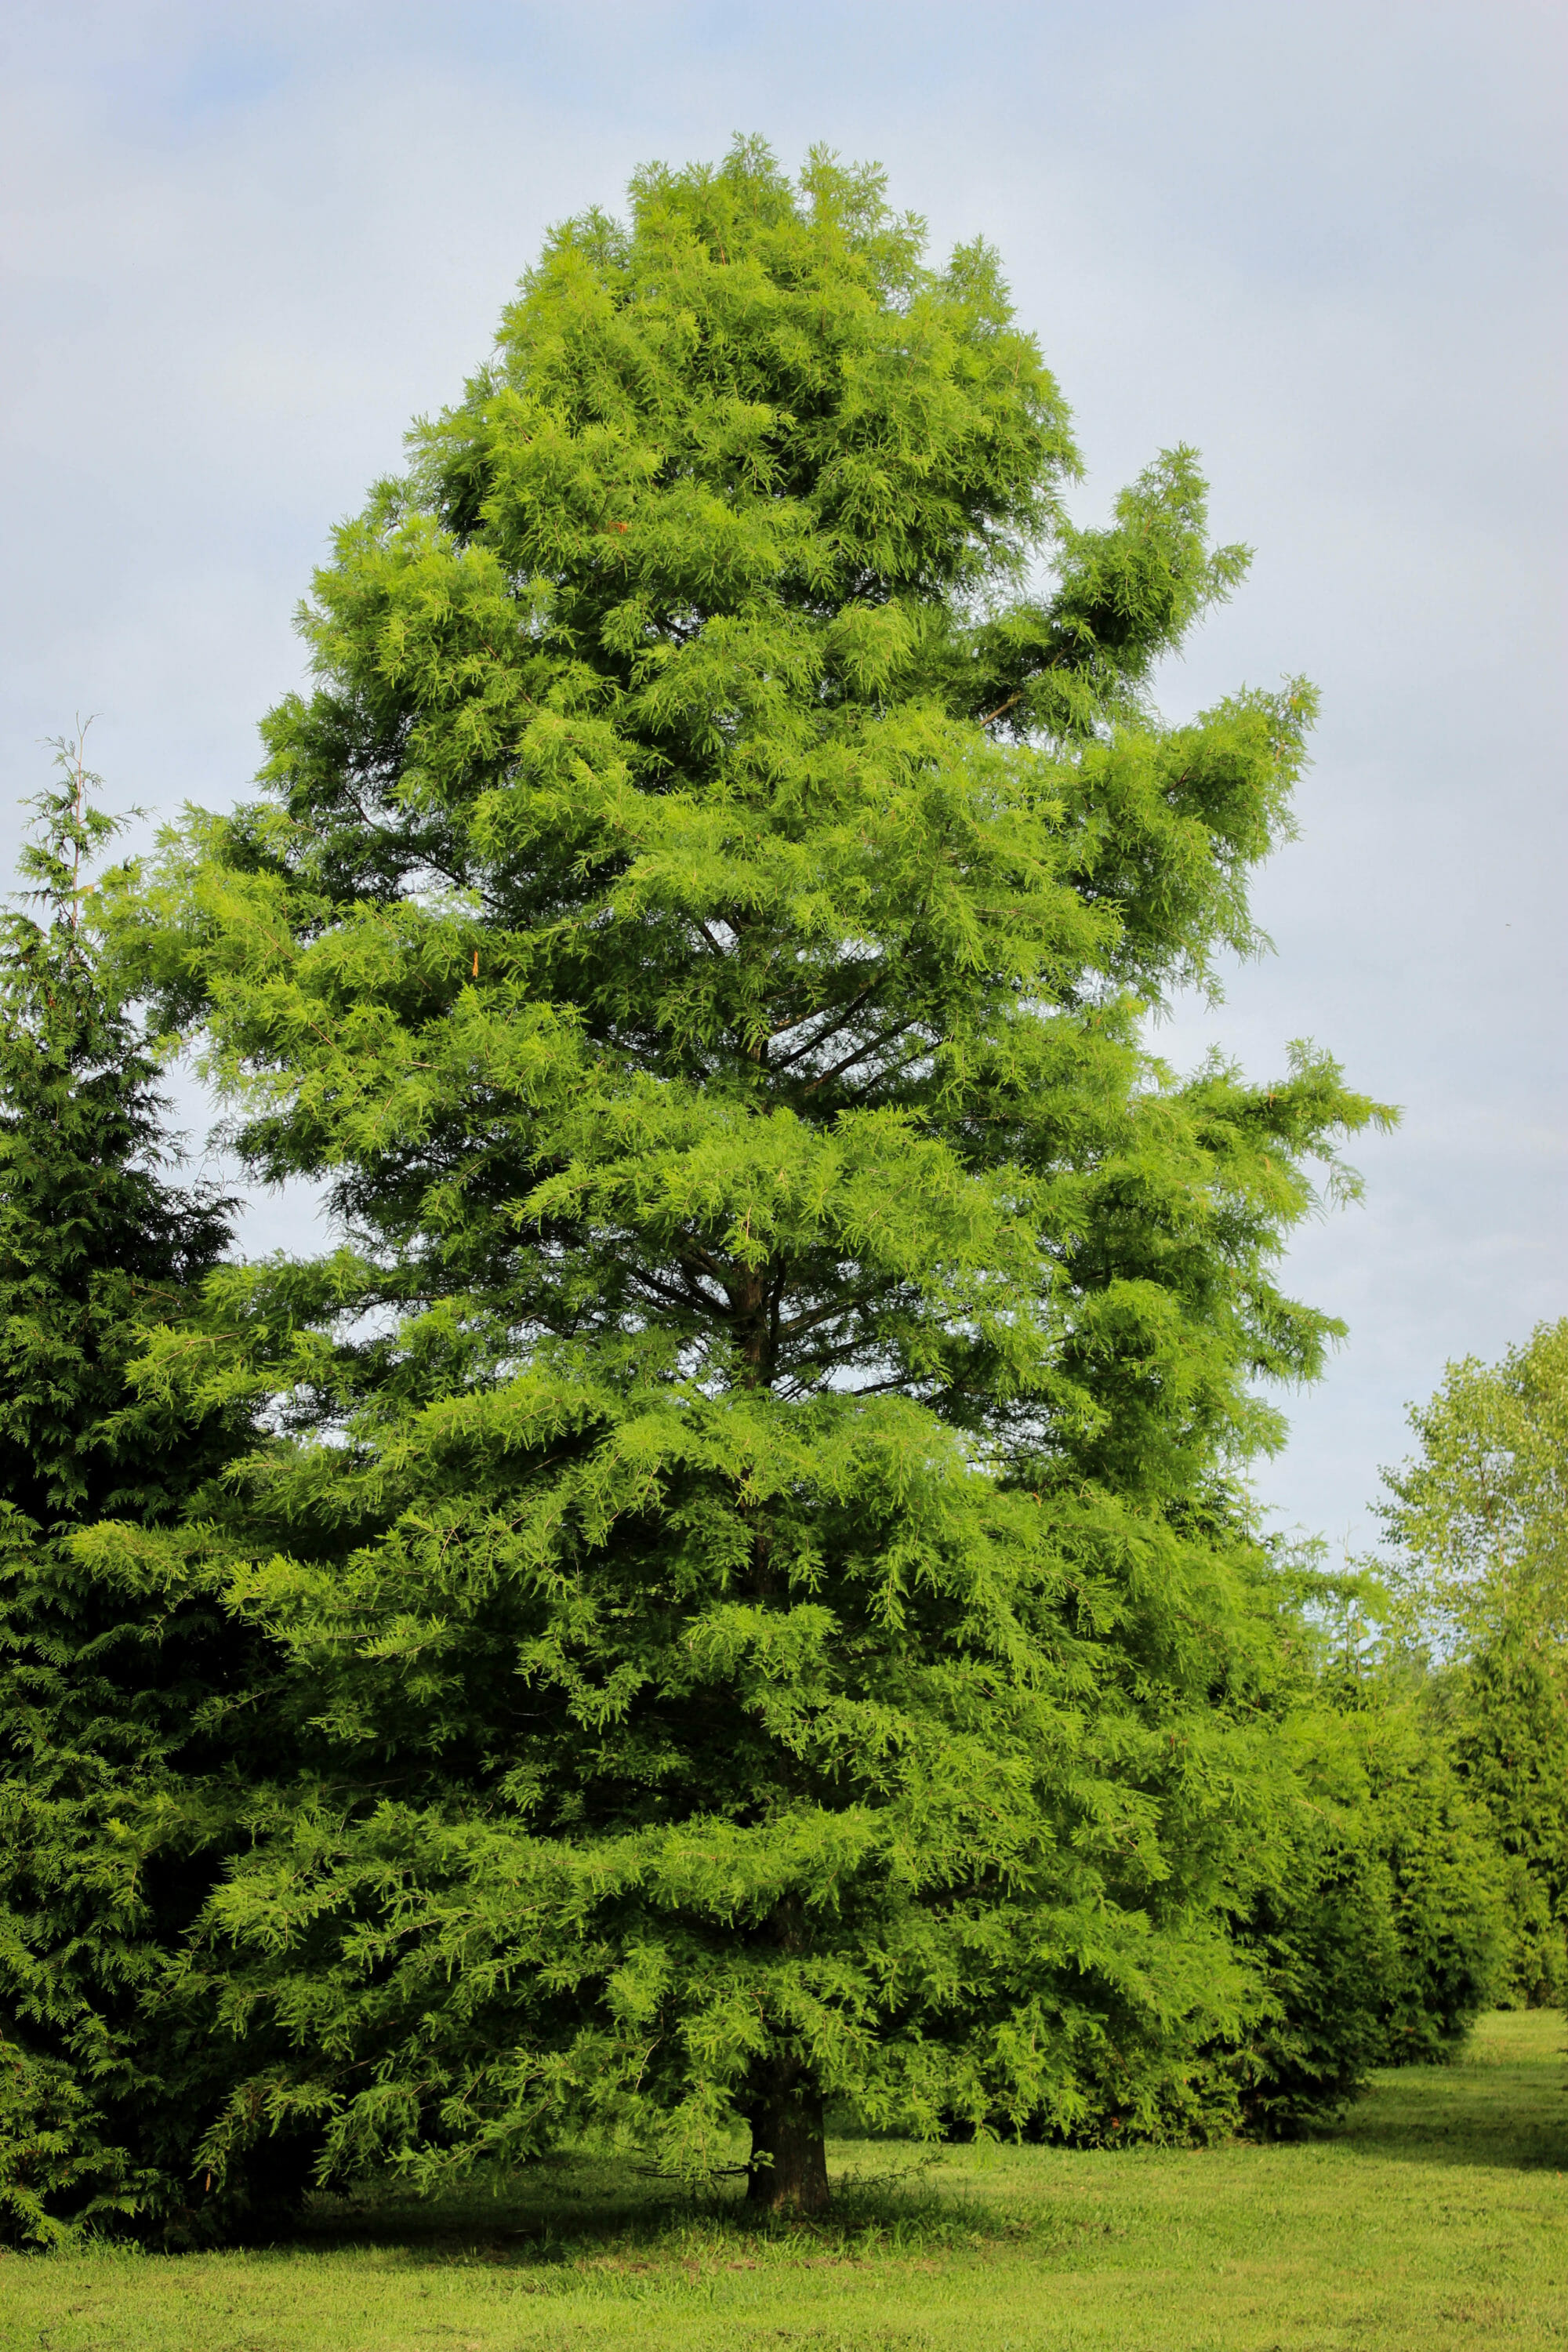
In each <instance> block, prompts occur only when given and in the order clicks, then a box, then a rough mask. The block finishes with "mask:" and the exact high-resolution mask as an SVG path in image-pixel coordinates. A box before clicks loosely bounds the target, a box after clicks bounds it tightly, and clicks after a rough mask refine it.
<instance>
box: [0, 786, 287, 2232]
mask: <svg viewBox="0 0 1568 2352" xmlns="http://www.w3.org/2000/svg"><path fill="white" fill-rule="evenodd" d="M61 764H62V766H63V768H64V771H65V773H64V775H63V778H62V781H61V782H60V784H59V786H58V789H57V790H55V791H52V792H47V793H43V794H41V795H40V796H39V797H38V799H37V801H36V802H35V803H33V810H34V818H35V822H34V825H33V828H32V831H31V834H30V835H29V837H28V839H27V841H26V844H25V845H24V848H23V852H22V857H21V871H22V876H23V878H24V880H25V881H26V884H27V885H28V886H29V887H28V890H27V892H26V897H25V898H24V899H23V900H22V901H21V903H19V904H16V905H15V906H13V907H12V908H10V909H9V910H8V911H6V912H5V914H4V915H3V916H0V1009H3V1021H0V2230H4V2231H5V2232H6V2233H7V2234H11V2235H19V2236H21V2237H24V2238H30V2239H34V2240H41V2241H45V2242H47V2240H49V2239H50V2238H51V2237H52V2236H54V2235H55V2234H57V2233H58V2229H59V2228H60V2226H61V2223H62V2221H68V2220H70V2219H75V2220H82V2219H95V2218H96V2219H98V2220H104V2219H106V2218H110V2217H121V2218H122V2217H126V2216H130V2215H137V2214H143V2215H144V2214H147V2213H149V2212H150V2211H152V2210H154V2209H157V2210H168V2209H169V2208H170V2207H171V2205H172V2204H178V2203H179V2202H180V2201H181V2200H183V2199H184V2196H185V2194H186V2190H187V2180H186V2175H187V2172H188V2155H189V2147H190V2139H191V2134H190V2131H189V2127H188V2118H189V2116H190V2114H191V2112H192V2110H193V2107H194V2108H195V2109H196V2110H197V2111H199V2110H200V2108H201V2107H202V2106H203V2105H204V2104H205V2105H211V2103H212V2101H213V2099H214V2098H215V2097H216V2096H218V2095H221V2093H222V2089H223V2087H224V2085H225V2084H226V2082H227V2081H229V2080H232V2078H233V2075H234V2074H235V2071H236V2070H235V2067H234V2065H233V2063H232V2061H231V2062H230V2063H229V2064H228V2067H227V2070H226V2073H225V2071H224V2069H223V2065H222V2061H221V2054H220V2059H219V2064H218V2067H217V2070H216V2073H215V2071H214V2068H213V2066H212V2064H211V2063H207V2061H205V2059H204V2056H203V2053H202V2051H201V2047H200V2042H201V2037H199V2036H192V2035H189V2034H184V2033H183V2032H182V2030H181V2029H180V2028H179V2027H178V2026H177V2025H176V2024H173V2023H171V2024H170V2026H169V2027H168V2029H167V2030H163V2029H161V2028H160V2026H159V2025H158V2023H157V2021H155V2019H154V2016H153V2010H154V2008H155V2006H156V1998H157V1994H158V1990H159V1988H160V1986H161V1984H162V1982H163V1978H164V1976H165V1973H166V1971H167V1970H168V1969H169V1967H170V1964H171V1963H172V1961H173V1960H174V1958H175V1956H176V1955H177V1952H178V1949H179V1939H180V1937H181V1935H182V1933H183V1932H184V1930H185V1929H186V1928H188V1927H190V1926H191V1924H192V1923H193V1921H194V1920H195V1917H196V1916H197V1914H198V1913H199V1911H200V1909H201V1906H202V1904H203V1902H204V1900H205V1896H206V1895H207V1893H208V1891H209V1889H210V1888H211V1886H212V1884H213V1881H214V1878H215V1876H216V1871H217V1861H216V1856H217V1854H219V1853H222V1852H223V1851H224V1850H225V1849H226V1841H229V1840H231V1839H232V1825H233V1815H234V1806H233V1802H232V1792H231V1794H230V1798H229V1799H228V1800H227V1801H226V1798H225V1795H224V1783H225V1778H226V1769H227V1772H228V1777H229V1778H231V1779H232V1777H233V1751H234V1748H235V1745H236V1735H235V1731H234V1717H235V1716H236V1714H237V1717H238V1718H239V1721H240V1723H241V1724H243V1722H244V1720H245V1718H246V1717H247V1711H248V1710H249V1709H250V1708H251V1707H252V1706H254V1703H255V1701H256V1699H257V1697H258V1694H259V1688H260V1682H259V1677H258V1662H257V1656H256V1652H257V1643H256V1639H255V1637H254V1636H253V1635H252V1634H251V1633H249V1632H248V1631H247V1629H246V1628H245V1627H244V1626H242V1625H240V1624H238V1623H237V1622H236V1621H235V1620H234V1618H233V1617H232V1616H231V1615H230V1614H229V1612H227V1611H226V1609H225V1607H224V1606H223V1605H222V1597H221V1580H220V1579H219V1577H218V1576H216V1574H213V1573H207V1574H206V1575H205V1576H204V1575H203V1573H202V1572H201V1570H200V1569H199V1566H198V1568H197V1570H196V1572H195V1574H194V1575H187V1576H183V1577H182V1576H178V1575H176V1576H174V1577H171V1576H170V1575H169V1574H168V1573H167V1572H166V1570H165V1568H164V1567H163V1564H162V1563H160V1564H158V1565H157V1566H155V1567H153V1568H152V1569H151V1570H145V1569H143V1570H140V1571H139V1570H137V1569H136V1568H134V1567H132V1568H131V1569H130V1570H129V1571H126V1572H111V1573H109V1574H100V1573H98V1572H96V1571H95V1570H93V1569H92V1568H91V1567H90V1566H89V1565H88V1564H87V1563H85V1562H84V1561H83V1560H82V1559H80V1558H79V1556H78V1555H77V1554H76V1553H75V1552H74V1551H73V1549H72V1538H73V1537H74V1535H75V1534H76V1533H77V1532H79V1530H80V1529H81V1528H83V1527H85V1526H87V1525H89V1524H90V1523H91V1522H92V1521H93V1520H95V1519H97V1518H99V1517H103V1516H105V1515H113V1516H115V1517H121V1518H122V1519H125V1520H127V1521H129V1522H131V1523H132V1524H134V1525H136V1526H145V1527H156V1526H158V1525H160V1524H164V1523H169V1522H171V1521H172V1520H174V1519H175V1518H177V1517H179V1515H180V1514H181V1513H182V1512H183V1511H184V1510H186V1509H188V1508H190V1507H193V1506H194V1505H195V1503H196V1502H197V1501H198V1500H199V1497H200V1496H201V1494H202V1493H203V1491H204V1489H205V1488H206V1487H207V1486H208V1485H209V1483H210V1481H211V1480H212V1479H213V1477H214V1476H215V1475H216V1473H217V1472H218V1471H219V1470H220V1469H221V1467H222V1465H223V1464H224V1462H225V1461H226V1459H228V1458H229V1456H230V1455H232V1454H233V1453H234V1452H235V1450H236V1447H237V1444H238V1443H239V1442H240V1441H242V1440H244V1441H246V1442H247V1444H253V1443H254V1438H253V1436H252V1435H251V1433H250V1432H249V1429H248V1424H247V1423H246V1422H245V1421H244V1420H243V1419H241V1420H236V1419H235V1417H233V1416H231V1415H226V1414H225V1413H224V1412H223V1411H222V1410H221V1409H220V1410H218V1411H217V1412H205V1411H201V1410H198V1411H197V1412H195V1413H194V1414H193V1413H191V1412H187V1411H185V1410H184V1409H183V1408H175V1409H174V1410H173V1411H170V1410H168V1409H166V1408H165V1407H163V1405H162V1404H160V1403H158V1402H156V1401H153V1400H149V1401H148V1402H145V1403H143V1402H142V1400H141V1399H140V1398H139V1397H138V1395H137V1392H136V1390H135V1387H134V1383H133V1381H132V1376H131V1370H130V1368H131V1365H132V1361H133V1360H134V1358H135V1357H136V1355H137V1354H138V1352H139V1350H140V1348H141V1344H142V1342H141V1336H140V1334H141V1327H142V1324H143V1322H145V1321H153V1322H158V1321H167V1320H168V1318H170V1317H172V1316H174V1315H177V1314H178V1313H179V1311H180V1310H181V1308H182V1307H183V1306H184V1304H185V1303H186V1302H187V1300H188V1299H189V1297H190V1296H191V1294H192V1292H193V1290H194V1288H195V1286H197V1285H198V1284H199V1283H200V1282H201V1281H202V1280H203V1278H204V1277H205V1276H206V1275H207V1274H208V1273H209V1272H210V1271H211V1269H212V1268H213V1266H214V1265H216V1262H217V1260H218V1259H219V1257H220V1256H221V1254H222V1252H223V1250H224V1248H225V1247H226V1243H227V1239H228V1224H227V1213H226V1212H227V1207H228V1204H227V1203H226V1202H224V1201H222V1200H221V1199H217V1198H215V1197H214V1196H213V1195H212V1194H210V1193H209V1192H205V1191H204V1190H202V1189H199V1188H198V1189H195V1190H181V1189H178V1188H176V1187H174V1186H173V1185H171V1184H170V1183H169V1182H168V1181H166V1179H165V1176H164V1175H163V1172H162V1170H161V1166H160V1163H161V1161H163V1159H164V1158H165V1156H166V1154H165V1150H164V1146H163V1112H164V1105H163V1102H162V1100H161V1097H160V1095H159V1092H158V1087H157V1069H156V1066H155V1063H154V1062H153V1059H152V1058H151V1056H150V1055H149V1054H148V1052H147V1051H146V1049H145V1047H144V1045H143V1044H142V1040H141V1038H140V1036H139V1034H138V1032H137V1028H136V1024H135V1022H134V1020H133V1018H132V1016H131V1014H130V1013H128V1012H127V1010H126V1009H125V1007H124V1006H123V1005H122V1004H121V1003H119V1002H117V1000H116V998H115V996H114V994H113V992H111V991H110V988H109V987H108V986H107V984H106V982H105V978H104V974H103V972H102V970H101V968H100V957H99V954H98V950H97V948H96V945H95V942H94V940H93V937H92V933H91V929H90V927H89V923H88V921H87V920H86V919H85V908H86V906H87V903H88V901H89V896H90V892H91V889H92V887H93V886H92V885H91V884H90V883H89V880H88V875H89V871H90V869H91V867H92V865H93V862H94V859H95V857H96V856H97V855H98V854H99V853H100V851H101V850H102V848H103V846H104V845H105V844H106V842H107V841H108V839H109V838H110V836H111V835H112V834H113V832H114V831H115V829H116V827H115V823H114V821H113V820H112V819H110V818H109V817H108V816H106V815H105V814H103V812H102V811H101V810H100V808H98V807H97V806H96V805H95V804H94V803H93V801H92V799H91V797H90V794H91V791H92V788H93V787H94V786H95V785H96V783H97V781H98V780H97V779H96V778H95V777H92V776H89V774H88V772H87V771H86V768H85V766H84V764H83V760H82V747H81V744H80V741H78V742H77V743H76V744H75V745H74V746H63V745H62V746H61ZM219 2048H220V2053H221V2045H219Z"/></svg>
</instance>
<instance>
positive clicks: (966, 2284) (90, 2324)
mask: <svg viewBox="0 0 1568 2352" xmlns="http://www.w3.org/2000/svg"><path fill="white" fill-rule="evenodd" d="M829 2154H830V2160H831V2163H832V2168H833V2171H834V2175H835V2180H836V2186H837V2193H838V2198H839V2204H838V2210H837V2213H836V2215H835V2217H834V2219H833V2221H831V2222H830V2223H828V2224H826V2225H823V2226H820V2227H816V2228H811V2229H802V2228H784V2227H779V2226H774V2227H772V2228H768V2227H763V2226H758V2225H756V2224H754V2223H751V2222H749V2221H747V2219H746V2218H745V2216H744V2214H743V2212H742V2211H739V2210H731V2209H729V2208H715V2207H703V2208H693V2207H692V2206H691V2205H690V2204H689V2203H683V2202H680V2201H679V2200H669V2199H660V2198H659V2197H658V2195H657V2194H655V2193H650V2192H649V2190H648V2187H647V2183H645V2182H639V2181H637V2180H636V2179H631V2180H627V2179H626V2177H625V2176H624V2175H623V2176H619V2177H617V2176H616V2175H614V2174H612V2173H611V2172H610V2171H609V2170H608V2168H603V2167H598V2166H590V2165H584V2164H573V2163H569V2162H562V2163H559V2164H552V2165H549V2166H542V2167H541V2168H539V2170H538V2171H536V2172H531V2173H530V2174H529V2175H528V2176H527V2178H526V2179H525V2180H524V2181H522V2182H521V2183H519V2184H515V2185H514V2186H513V2188H512V2189H510V2190H509V2191H508V2193H507V2194H506V2195H505V2196H504V2197H500V2198H493V2199H492V2198H488V2197H487V2198H485V2199H483V2200H474V2201H471V2202H468V2203H467V2204H462V2205H457V2204H448V2205H445V2206H442V2207H440V2208H433V2207H428V2206H426V2207H419V2206H393V2205H388V2204H385V2203H380V2204H377V2205H374V2206H365V2207H363V2208H359V2209H345V2208H342V2207H338V2208H335V2209H331V2210H327V2209H323V2210H322V2211H321V2213H320V2214H318V2215H317V2216H315V2217H314V2219H313V2220H312V2222H311V2224H310V2228H309V2229H308V2230H307V2231H302V2232H301V2234H300V2237H299V2238H298V2239H297V2240H296V2241H295V2242H292V2243H290V2244H289V2245H280V2246H278V2247H276V2248H271V2249H268V2250H267V2251H265V2252H247V2253H242V2254H186V2255H127V2254H123V2253H97V2254H90V2255H71V2256H67V2257H55V2256H42V2255H40V2256H35V2257H21V2256H15V2255H13V2256H11V2257H9V2258H8V2259H5V2261H4V2262H0V2346H4V2347H14V2346H15V2347H22V2346H26V2347H28V2352H121V2347H123V2352H274V2347H277V2352H284V2347H287V2352H327V2347H331V2352H569V2347H570V2352H588V2347H601V2346H604V2347H608V2346H631V2347H643V2346H647V2347H650V2352H652V2347H669V2352H676V2347H680V2352H688V2348H689V2347H690V2348H691V2352H695V2347H705V2352H706V2347H714V2348H715V2352H718V2347H723V2352H752V2347H756V2352H762V2347H770V2352H783V2347H816V2352H834V2347H841V2346H842V2347H857V2352H858V2347H861V2346H866V2347H886V2348H887V2352H893V2347H899V2352H917V2347H918V2352H950V2347H951V2352H1005V2347H1016V2352H1024V2347H1029V2352H1035V2347H1039V2352H1047V2347H1049V2352H1058V2347H1061V2352H1068V2347H1071V2352H1077V2347H1108V2352H1199V2347H1203V2352H1208V2347H1214V2352H1309V2347H1311V2352H1316V2347H1335V2352H1338V2347H1346V2352H1349V2347H1354V2352H1382V2347H1395V2346H1397V2347H1401V2352H1403V2347H1422V2352H1448V2347H1461V2346H1462V2347H1467V2352H1484V2347H1493V2346H1504V2345H1506V2346H1508V2347H1537V2346H1552V2347H1568V2179H1565V2178H1564V2175H1565V2174H1568V2033H1565V2032H1564V2026H1563V2018H1562V2017H1561V2016H1560V2015H1558V2014H1555V2013H1552V2012H1544V2011H1535V2012H1533V2013H1531V2014H1528V2015H1509V2016H1493V2017H1490V2018H1488V2019H1486V2020H1484V2021H1483V2022H1482V2025H1481V2027H1480V2030H1479V2032H1478V2034H1477V2036H1476V2039H1475V2041H1474V2042H1473V2044H1472V2046H1471V2050H1470V2053H1469V2055H1468V2058H1467V2059H1466V2060H1465V2061H1464V2062H1463V2063H1461V2064H1459V2065H1457V2066H1452V2067H1446V2068H1430V2069H1428V2068H1422V2069H1419V2070H1412V2071H1410V2072H1406V2073H1403V2074H1385V2075H1383V2076H1381V2077H1380V2078H1379V2080H1378V2082H1377V2084H1376V2087H1375V2088H1374V2089H1373V2092H1372V2094H1371V2095H1370V2096H1368V2097H1367V2098H1366V2099H1364V2100H1363V2101H1362V2103H1361V2104H1360V2105H1359V2106H1358V2107H1357V2108H1356V2109H1355V2111H1354V2112H1353V2114H1352V2116H1351V2117H1350V2119H1349V2121H1348V2122H1347V2123H1346V2125H1345V2126H1343V2128H1342V2129H1341V2130H1339V2131H1337V2132H1334V2133H1332V2134H1330V2135H1325V2136H1324V2137H1321V2138H1319V2139H1315V2140H1312V2141H1310V2142H1308V2143H1306V2144H1304V2145H1301V2146H1297V2147H1226V2148H1215V2149H1207V2150H1202V2151H1196V2152H1192V2153H1182V2154H1163V2153H1152V2152H1141V2151H1137V2150H1131V2151H1128V2152H1126V2153H1123V2154H1118V2155H1106V2154H1098V2153H1097V2154H1093V2155H1066V2154H1062V2153H1059V2152H1058V2151H1056V2150H1052V2149H1044V2148H1007V2149H1003V2150H1000V2151H991V2152H985V2153H983V2154H979V2155H977V2154H976V2152H975V2151H973V2149H969V2148H950V2149H945V2150H943V2151H942V2153H941V2156H940V2158H939V2160H938V2161H936V2162H935V2163H933V2164H931V2163H923V2162H921V2159H920V2156H919V2152H918V2151H917V2150H915V2149H913V2148H908V2147H900V2146H899V2145H897V2144H890V2143H887V2142H878V2143H867V2142H848V2141H847V2142H843V2143H840V2144H838V2145H837V2146H836V2147H833V2148H832V2149H830V2151H829Z"/></svg>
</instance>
